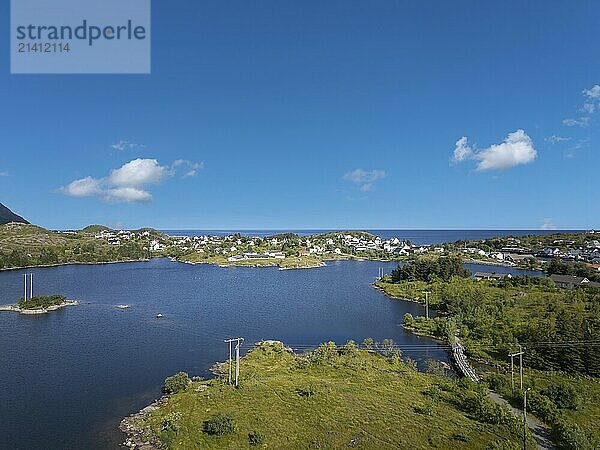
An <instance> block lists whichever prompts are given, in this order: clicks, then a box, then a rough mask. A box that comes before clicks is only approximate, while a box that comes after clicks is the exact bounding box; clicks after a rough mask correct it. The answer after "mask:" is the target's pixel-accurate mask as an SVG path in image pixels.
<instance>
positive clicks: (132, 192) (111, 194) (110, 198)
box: [102, 187, 152, 203]
mask: <svg viewBox="0 0 600 450" xmlns="http://www.w3.org/2000/svg"><path fill="white" fill-rule="evenodd" d="M102 200H104V201H105V202H108V203H145V202H149V201H151V200H152V194H150V192H148V191H144V190H143V189H138V188H134V187H119V188H113V189H107V190H106V191H104V192H103V193H102Z"/></svg>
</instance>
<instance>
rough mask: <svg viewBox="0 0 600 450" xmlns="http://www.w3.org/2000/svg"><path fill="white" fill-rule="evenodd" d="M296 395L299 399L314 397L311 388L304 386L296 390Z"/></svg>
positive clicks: (313, 391)
mask: <svg viewBox="0 0 600 450" xmlns="http://www.w3.org/2000/svg"><path fill="white" fill-rule="evenodd" d="M296 393H297V394H298V395H299V396H300V397H312V396H313V395H315V390H314V388H313V387H312V386H305V387H301V388H298V389H296Z"/></svg>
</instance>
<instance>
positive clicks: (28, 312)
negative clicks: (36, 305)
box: [0, 300, 79, 315]
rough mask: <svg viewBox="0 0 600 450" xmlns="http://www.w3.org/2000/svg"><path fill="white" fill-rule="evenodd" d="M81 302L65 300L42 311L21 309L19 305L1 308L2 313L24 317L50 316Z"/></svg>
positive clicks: (41, 309)
mask: <svg viewBox="0 0 600 450" xmlns="http://www.w3.org/2000/svg"><path fill="white" fill-rule="evenodd" d="M78 305H79V302H78V301H77V300H65V301H64V302H62V303H61V304H59V305H52V306H48V307H47V308H40V309H21V308H19V306H18V305H3V306H0V311H11V312H16V313H19V314H24V315H36V314H48V313H49V312H52V311H58V310H59V309H62V308H65V307H67V306H78Z"/></svg>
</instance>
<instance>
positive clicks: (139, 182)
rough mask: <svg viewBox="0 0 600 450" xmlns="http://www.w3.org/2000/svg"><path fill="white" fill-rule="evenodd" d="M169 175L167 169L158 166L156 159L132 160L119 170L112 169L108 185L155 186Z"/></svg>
mask: <svg viewBox="0 0 600 450" xmlns="http://www.w3.org/2000/svg"><path fill="white" fill-rule="evenodd" d="M168 175H169V168H168V167H163V166H161V165H159V164H158V161H157V160H156V159H140V158H138V159H134V160H133V161H129V162H128V163H127V164H124V165H123V166H122V167H120V168H119V169H113V170H112V171H111V172H110V175H109V177H108V184H110V185H114V186H143V185H146V184H157V183H160V182H161V181H162V180H164V179H165V178H166V177H167V176H168Z"/></svg>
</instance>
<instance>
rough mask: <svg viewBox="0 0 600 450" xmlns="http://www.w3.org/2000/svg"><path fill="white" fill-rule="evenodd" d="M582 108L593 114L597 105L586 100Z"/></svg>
mask: <svg viewBox="0 0 600 450" xmlns="http://www.w3.org/2000/svg"><path fill="white" fill-rule="evenodd" d="M581 110H582V111H583V112H586V113H588V114H593V113H594V112H595V111H596V105H594V104H593V103H591V102H586V103H584V104H583V106H582V107H581Z"/></svg>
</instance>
